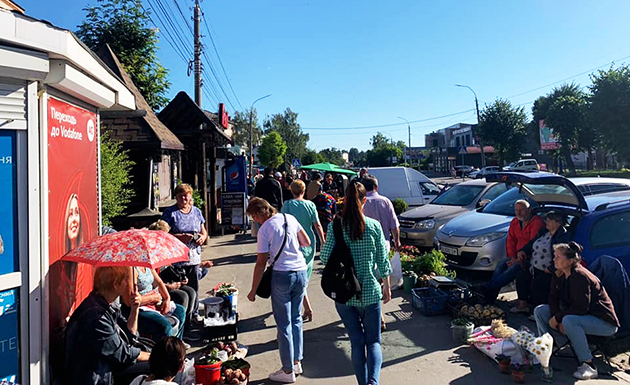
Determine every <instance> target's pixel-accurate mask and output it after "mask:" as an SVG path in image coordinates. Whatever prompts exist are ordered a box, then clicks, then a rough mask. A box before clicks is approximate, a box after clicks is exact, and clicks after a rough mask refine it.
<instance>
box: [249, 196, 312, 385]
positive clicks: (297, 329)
mask: <svg viewBox="0 0 630 385" xmlns="http://www.w3.org/2000/svg"><path fill="white" fill-rule="evenodd" d="M247 214H248V215H249V216H251V217H252V219H253V220H254V221H256V222H257V223H258V224H260V225H261V226H260V229H258V238H257V239H258V241H257V242H258V259H257V261H256V267H255V268H254V277H253V280H252V289H251V291H250V292H249V294H248V295H247V298H248V299H249V300H250V301H252V302H253V301H255V300H256V290H257V289H258V285H259V284H260V280H261V279H262V275H263V273H264V271H265V267H266V265H267V262H268V261H270V260H271V262H272V263H273V272H272V275H271V308H272V311H273V317H274V319H275V321H276V325H277V328H278V349H279V350H280V360H281V361H282V369H280V370H278V371H277V372H274V373H271V374H270V375H269V379H270V380H272V381H276V382H281V383H292V382H295V376H296V375H298V374H302V363H301V361H302V352H303V338H302V301H303V300H304V294H305V292H306V283H307V281H308V278H307V273H306V270H307V264H306V260H305V259H304V255H302V252H301V251H300V247H305V246H309V245H310V244H311V241H310V239H309V237H308V235H307V234H306V231H304V229H303V228H302V226H301V225H300V223H299V222H298V221H297V219H295V218H294V217H293V216H292V215H290V214H278V213H277V212H276V209H274V208H273V207H272V206H271V205H270V204H269V203H268V202H267V201H266V200H264V199H262V198H255V197H254V198H252V199H251V200H250V201H249V205H248V207H247ZM285 232H286V236H287V239H286V243H284V237H285ZM283 243H284V247H283ZM278 253H279V254H278ZM276 255H278V258H277V259H276V260H275V263H274V262H273V259H274V258H275V257H276Z"/></svg>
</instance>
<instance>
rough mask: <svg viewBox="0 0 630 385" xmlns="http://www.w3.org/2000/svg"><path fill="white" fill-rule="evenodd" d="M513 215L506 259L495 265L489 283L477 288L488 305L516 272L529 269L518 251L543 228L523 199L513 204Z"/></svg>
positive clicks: (513, 277)
mask: <svg viewBox="0 0 630 385" xmlns="http://www.w3.org/2000/svg"><path fill="white" fill-rule="evenodd" d="M514 215H515V216H514V219H512V222H511V223H510V229H509V230H508V236H507V242H506V255H507V258H505V259H504V260H503V261H501V262H500V263H499V264H498V265H497V267H496V269H495V270H494V274H492V279H491V280H490V282H488V283H487V284H485V285H483V286H482V287H480V288H479V289H480V290H479V291H481V293H482V294H483V295H484V297H485V298H486V300H487V301H488V302H490V303H492V302H494V301H495V300H496V299H497V297H498V296H499V291H500V290H501V288H502V287H503V286H505V285H507V284H509V283H510V282H512V281H514V280H515V279H516V275H517V274H518V272H520V271H522V270H523V269H527V268H529V262H528V261H527V259H526V258H527V256H525V255H524V253H521V255H520V256H518V250H520V249H521V248H523V246H525V245H527V243H528V242H529V241H531V240H532V239H534V238H535V237H536V235H538V232H539V231H540V229H541V228H543V227H544V226H545V223H544V222H543V220H542V219H541V218H540V217H539V216H538V215H533V213H532V208H531V205H530V204H529V202H528V201H526V200H524V199H519V200H517V201H516V203H514Z"/></svg>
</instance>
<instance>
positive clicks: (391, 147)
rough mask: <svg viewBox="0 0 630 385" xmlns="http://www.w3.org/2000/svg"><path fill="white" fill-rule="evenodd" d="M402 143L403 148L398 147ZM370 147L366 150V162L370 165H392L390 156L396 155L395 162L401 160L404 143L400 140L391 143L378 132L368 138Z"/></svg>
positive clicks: (400, 161)
mask: <svg viewBox="0 0 630 385" xmlns="http://www.w3.org/2000/svg"><path fill="white" fill-rule="evenodd" d="M401 143H402V146H403V148H401V147H400V145H401ZM370 144H371V145H372V149H371V150H368V151H367V153H366V154H365V155H366V161H367V164H369V165H370V166H372V167H383V166H393V165H394V162H393V159H392V157H396V159H397V163H402V162H403V160H404V159H403V158H402V155H403V149H404V148H405V144H404V142H402V141H399V142H398V143H392V142H391V141H390V139H389V138H387V137H386V136H385V135H383V134H382V133H380V132H377V133H376V135H374V136H373V137H372V139H370Z"/></svg>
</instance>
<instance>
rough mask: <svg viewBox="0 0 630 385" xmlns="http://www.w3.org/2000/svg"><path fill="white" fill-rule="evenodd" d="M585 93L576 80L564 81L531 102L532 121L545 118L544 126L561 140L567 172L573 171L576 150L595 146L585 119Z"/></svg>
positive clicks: (590, 128) (589, 148)
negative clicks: (573, 154) (568, 82)
mask: <svg viewBox="0 0 630 385" xmlns="http://www.w3.org/2000/svg"><path fill="white" fill-rule="evenodd" d="M587 110H588V104H587V96H586V94H585V93H584V92H582V90H581V88H580V86H579V85H577V84H575V83H571V84H563V85H561V86H560V87H557V88H555V89H554V90H553V91H552V92H551V93H549V94H548V95H546V96H541V97H540V98H538V99H537V100H536V101H535V102H534V106H533V107H532V115H533V116H534V122H533V123H537V122H538V121H539V120H545V124H546V125H547V127H551V128H552V129H553V133H554V135H555V136H557V138H558V141H559V142H560V145H561V147H560V152H561V154H562V156H563V158H564V160H565V161H566V164H567V166H568V168H569V170H570V173H571V174H572V175H573V174H575V165H574V163H573V158H572V157H571V154H572V153H575V152H577V151H579V150H587V151H589V152H590V150H592V149H593V148H594V147H595V145H596V142H597V140H596V138H597V137H596V135H594V131H593V129H592V127H591V126H590V125H589V124H588V120H587Z"/></svg>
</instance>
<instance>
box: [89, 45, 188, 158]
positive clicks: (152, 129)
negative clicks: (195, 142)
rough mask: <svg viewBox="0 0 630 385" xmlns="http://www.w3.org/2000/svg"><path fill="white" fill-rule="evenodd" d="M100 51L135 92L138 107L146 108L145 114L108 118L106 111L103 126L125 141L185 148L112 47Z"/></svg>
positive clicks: (99, 54)
mask: <svg viewBox="0 0 630 385" xmlns="http://www.w3.org/2000/svg"><path fill="white" fill-rule="evenodd" d="M97 54H98V56H99V57H100V58H101V59H102V60H103V61H104V62H105V64H107V66H109V68H111V69H112V70H113V71H114V73H115V74H116V75H117V76H118V77H119V78H120V79H121V80H122V81H123V83H125V85H126V86H127V88H129V90H130V91H131V92H132V93H133V94H134V96H135V97H136V108H137V109H138V110H144V111H146V115H144V116H130V117H118V116H117V117H115V118H108V117H107V114H104V116H103V117H102V119H101V125H102V126H103V127H104V128H106V129H107V130H109V131H110V133H111V135H112V136H113V137H114V138H115V139H119V140H122V141H123V142H140V143H142V142H144V143H151V142H157V143H156V144H158V143H159V147H160V148H163V149H168V150H184V144H183V143H182V142H181V141H180V140H179V139H178V138H177V136H175V134H173V132H172V131H171V130H169V129H168V127H166V125H164V123H162V122H161V121H160V119H158V117H157V116H156V115H155V113H154V112H153V110H152V109H151V107H150V106H149V104H148V103H147V101H146V100H145V99H144V97H143V96H142V94H141V93H140V91H139V90H138V88H137V87H136V85H135V84H134V83H133V81H132V80H131V77H130V76H129V74H128V73H127V71H125V69H124V68H123V67H122V64H120V61H119V60H118V58H117V57H116V54H114V52H113V51H112V49H111V48H110V46H109V45H108V44H106V45H105V46H104V47H102V48H101V49H100V50H99V51H98V53H97Z"/></svg>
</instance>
